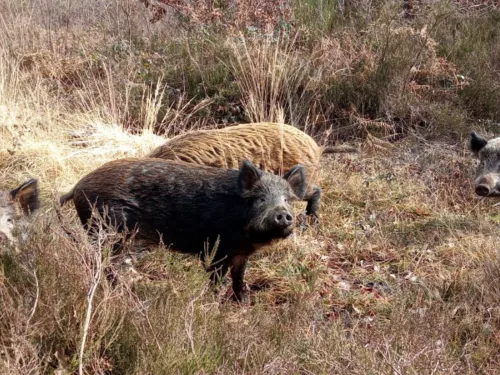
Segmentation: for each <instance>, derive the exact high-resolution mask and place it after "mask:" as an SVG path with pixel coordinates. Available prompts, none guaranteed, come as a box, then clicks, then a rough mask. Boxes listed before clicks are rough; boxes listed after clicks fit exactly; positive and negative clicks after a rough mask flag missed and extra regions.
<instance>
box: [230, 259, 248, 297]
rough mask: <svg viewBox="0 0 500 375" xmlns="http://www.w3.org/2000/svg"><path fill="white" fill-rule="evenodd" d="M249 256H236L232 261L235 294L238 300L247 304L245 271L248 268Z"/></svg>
mask: <svg viewBox="0 0 500 375" xmlns="http://www.w3.org/2000/svg"><path fill="white" fill-rule="evenodd" d="M247 262H248V256H245V255H236V256H235V257H233V258H232V259H231V278H232V279H233V292H234V296H235V297H236V299H237V300H238V301H240V302H242V303H247V302H248V298H247V296H246V294H245V291H244V289H245V282H244V280H243V278H244V277H245V270H246V267H247Z"/></svg>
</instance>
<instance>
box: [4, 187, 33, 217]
mask: <svg viewBox="0 0 500 375" xmlns="http://www.w3.org/2000/svg"><path fill="white" fill-rule="evenodd" d="M10 196H11V197H12V200H14V201H17V202H19V204H20V206H21V209H22V210H23V213H24V214H25V215H26V216H27V215H29V214H30V213H32V212H33V211H35V210H36V209H37V208H38V206H39V201H38V181H37V180H35V179H34V178H32V179H30V180H28V181H26V182H25V183H24V184H22V185H21V186H19V187H18V188H16V189H14V190H11V191H10Z"/></svg>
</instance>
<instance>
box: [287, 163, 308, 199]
mask: <svg viewBox="0 0 500 375" xmlns="http://www.w3.org/2000/svg"><path fill="white" fill-rule="evenodd" d="M283 178H284V179H285V180H287V181H288V183H289V184H290V186H291V187H292V190H293V192H294V193H295V195H296V196H297V197H299V198H302V197H304V195H305V193H306V188H307V186H306V172H305V170H304V166H303V165H301V164H297V165H296V166H294V167H292V169H290V170H289V171H288V172H286V173H285V175H284V176H283Z"/></svg>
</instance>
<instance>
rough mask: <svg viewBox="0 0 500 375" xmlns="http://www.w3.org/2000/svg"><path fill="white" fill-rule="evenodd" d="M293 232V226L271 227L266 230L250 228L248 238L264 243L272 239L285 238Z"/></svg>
mask: <svg viewBox="0 0 500 375" xmlns="http://www.w3.org/2000/svg"><path fill="white" fill-rule="evenodd" d="M292 233H293V226H292V225H290V226H288V227H285V228H273V229H270V230H267V231H257V230H252V229H251V230H250V238H251V241H252V242H253V243H256V244H265V243H269V242H271V241H273V240H278V239H283V238H287V237H288V236H289V235H291V234H292Z"/></svg>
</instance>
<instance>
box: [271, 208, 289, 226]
mask: <svg viewBox="0 0 500 375" xmlns="http://www.w3.org/2000/svg"><path fill="white" fill-rule="evenodd" d="M274 224H275V225H276V226H277V227H279V228H282V229H285V228H288V227H289V226H291V225H292V224H293V216H292V215H290V213H289V212H288V211H287V210H279V211H278V212H276V213H275V214H274Z"/></svg>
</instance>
